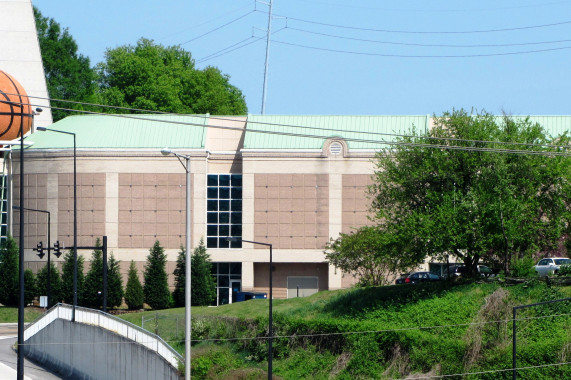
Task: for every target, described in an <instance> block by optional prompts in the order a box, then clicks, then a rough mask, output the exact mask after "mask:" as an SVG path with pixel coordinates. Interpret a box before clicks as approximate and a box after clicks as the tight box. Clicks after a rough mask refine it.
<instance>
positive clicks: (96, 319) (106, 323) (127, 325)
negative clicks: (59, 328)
mask: <svg viewBox="0 0 571 380" xmlns="http://www.w3.org/2000/svg"><path fill="white" fill-rule="evenodd" d="M71 315H72V306H71V305H67V304H62V303H58V304H57V305H55V306H53V307H52V308H51V309H49V310H48V311H47V312H46V314H44V315H43V316H42V317H40V318H39V319H37V320H36V321H34V322H33V323H31V324H30V325H28V327H27V328H26V329H25V330H24V342H25V341H27V340H28V339H30V338H31V337H32V336H34V335H35V334H37V333H38V332H40V331H41V330H42V329H43V328H45V327H46V326H48V325H49V324H50V323H52V322H53V321H54V320H56V319H58V318H61V319H65V320H68V321H71ZM75 322H76V323H77V322H79V323H83V324H86V325H91V326H98V327H101V328H103V329H106V330H108V331H111V332H113V333H115V334H117V335H120V336H123V337H125V338H127V339H130V340H132V341H134V342H137V343H139V344H141V345H143V346H145V347H147V348H148V349H150V350H152V351H155V352H156V353H157V354H159V355H160V356H162V357H163V358H164V359H165V360H166V361H168V362H169V363H170V364H171V365H172V366H174V367H175V368H177V367H178V363H179V362H183V361H184V360H183V357H182V355H180V354H179V353H178V352H176V350H175V349H174V348H172V347H171V346H169V345H168V344H167V343H166V342H165V341H164V340H163V339H162V338H161V337H159V336H157V335H155V334H153V333H151V332H149V331H147V330H145V329H143V328H141V327H139V326H136V325H134V324H132V323H131V322H127V321H125V320H123V319H121V318H117V317H115V316H113V315H110V314H107V313H104V312H103V311H101V310H95V309H89V308H85V307H76V308H75Z"/></svg>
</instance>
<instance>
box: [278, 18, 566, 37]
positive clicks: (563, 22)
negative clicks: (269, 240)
mask: <svg viewBox="0 0 571 380" xmlns="http://www.w3.org/2000/svg"><path fill="white" fill-rule="evenodd" d="M280 17H284V18H286V19H288V20H293V21H298V22H303V23H306V24H314V25H321V26H328V27H331V28H340V29H351V30H362V31H367V32H379V33H399V34H477V33H498V32H512V31H518V30H530V29H540V28H550V27H554V26H561V25H568V24H571V20H567V21H561V22H554V23H549V24H540V25H526V26H519V27H511V28H498V29H480V30H464V31H450V30H448V31H414V30H398V29H376V28H363V27H358V26H351V25H338V24H329V23H325V22H319V21H311V20H305V19H301V18H296V17H289V16H280Z"/></svg>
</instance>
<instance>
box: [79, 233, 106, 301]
mask: <svg viewBox="0 0 571 380" xmlns="http://www.w3.org/2000/svg"><path fill="white" fill-rule="evenodd" d="M95 246H96V247H101V241H100V240H99V238H97V240H96V241H95ZM102 296H103V252H102V251H101V250H100V249H95V250H93V252H92V253H91V265H90V267H89V272H87V275H86V276H85V281H84V284H83V295H82V297H81V299H82V300H83V305H84V306H86V307H90V308H100V307H101V305H102V304H103V298H102Z"/></svg>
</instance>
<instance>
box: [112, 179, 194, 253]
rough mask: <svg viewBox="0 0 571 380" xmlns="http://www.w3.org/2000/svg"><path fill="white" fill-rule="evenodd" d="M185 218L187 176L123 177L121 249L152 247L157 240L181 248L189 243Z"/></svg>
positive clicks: (120, 205)
mask: <svg viewBox="0 0 571 380" xmlns="http://www.w3.org/2000/svg"><path fill="white" fill-rule="evenodd" d="M191 182H192V180H191ZM193 188H194V186H192V185H191V189H193ZM191 208H192V205H191ZM185 215H186V175H185V174H184V173H182V174H147V173H145V174H127V173H121V174H119V227H118V230H119V242H118V245H119V248H150V247H152V246H153V244H154V243H155V241H156V240H158V241H159V242H160V243H161V246H163V247H164V248H173V249H176V248H179V247H180V246H181V244H182V245H184V244H185V236H186V235H185V234H186V232H185V231H186V230H185V229H186V224H185V223H186V222H185Z"/></svg>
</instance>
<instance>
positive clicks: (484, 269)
mask: <svg viewBox="0 0 571 380" xmlns="http://www.w3.org/2000/svg"><path fill="white" fill-rule="evenodd" d="M476 268H477V270H478V273H479V274H480V277H492V276H494V275H495V274H494V271H493V270H492V269H491V268H490V267H488V266H486V265H478V266H477V267H476ZM448 272H450V277H451V278H454V277H459V276H464V275H465V274H466V267H465V266H464V265H453V266H451V267H450V269H449V271H444V276H445V277H447V276H448Z"/></svg>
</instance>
